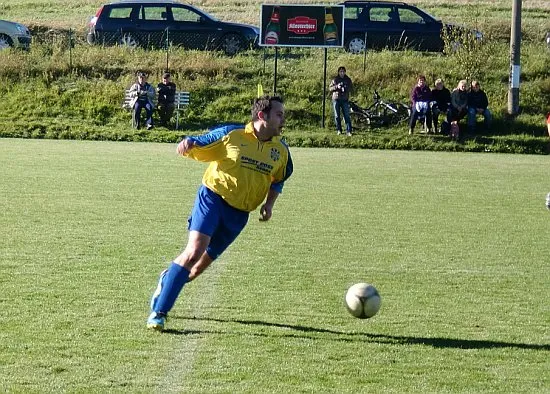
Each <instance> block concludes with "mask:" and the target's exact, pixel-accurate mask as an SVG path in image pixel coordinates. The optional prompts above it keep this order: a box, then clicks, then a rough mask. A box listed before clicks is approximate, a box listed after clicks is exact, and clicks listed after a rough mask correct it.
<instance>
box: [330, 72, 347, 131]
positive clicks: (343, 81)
mask: <svg viewBox="0 0 550 394" xmlns="http://www.w3.org/2000/svg"><path fill="white" fill-rule="evenodd" d="M329 90H330V92H331V93H332V110H333V112H334V123H335V124H336V133H337V134H338V135H340V134H342V119H341V118H340V110H341V111H342V113H343V114H344V120H345V122H346V135H347V136H350V135H351V118H350V116H349V95H350V93H351V92H352V90H353V83H352V82H351V78H350V77H348V76H347V75H346V68H345V67H343V66H342V67H338V75H337V76H335V77H334V78H333V79H332V81H330V85H329Z"/></svg>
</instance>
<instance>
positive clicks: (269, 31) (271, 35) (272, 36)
mask: <svg viewBox="0 0 550 394" xmlns="http://www.w3.org/2000/svg"><path fill="white" fill-rule="evenodd" d="M280 12H281V11H280V9H279V7H278V6H274V7H273V12H272V13H271V19H270V20H269V23H268V24H267V26H266V28H265V37H264V43H265V44H266V45H276V44H278V43H279V35H280V34H281V24H280V23H279V19H280V18H279V15H280Z"/></svg>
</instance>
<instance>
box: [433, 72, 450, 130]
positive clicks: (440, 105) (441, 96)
mask: <svg viewBox="0 0 550 394" xmlns="http://www.w3.org/2000/svg"><path fill="white" fill-rule="evenodd" d="M432 100H433V101H432V123H433V126H434V133H439V131H440V129H439V127H438V125H439V115H440V114H442V115H444V118H443V123H444V125H442V129H443V130H442V132H448V130H446V129H447V128H448V126H449V125H448V124H446V123H445V122H446V121H447V112H448V111H449V107H450V106H451V92H450V91H449V89H447V88H446V87H445V85H444V84H443V80H442V79H441V78H438V79H436V80H435V87H434V88H433V89H432Z"/></svg>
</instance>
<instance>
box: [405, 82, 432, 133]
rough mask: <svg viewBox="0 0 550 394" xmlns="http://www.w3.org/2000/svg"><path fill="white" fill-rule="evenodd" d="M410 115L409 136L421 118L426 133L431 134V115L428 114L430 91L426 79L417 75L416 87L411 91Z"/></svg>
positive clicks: (430, 98) (430, 99)
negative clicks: (424, 121)
mask: <svg viewBox="0 0 550 394" xmlns="http://www.w3.org/2000/svg"><path fill="white" fill-rule="evenodd" d="M411 101H412V113H411V119H410V123H409V134H412V133H414V126H415V125H416V121H417V120H418V119H419V118H421V119H425V120H426V126H427V127H428V133H431V132H432V114H431V112H430V101H432V91H431V90H430V88H429V87H428V84H427V83H426V77H425V76H424V75H419V76H418V79H417V81H416V85H415V86H414V88H413V89H412V91H411Z"/></svg>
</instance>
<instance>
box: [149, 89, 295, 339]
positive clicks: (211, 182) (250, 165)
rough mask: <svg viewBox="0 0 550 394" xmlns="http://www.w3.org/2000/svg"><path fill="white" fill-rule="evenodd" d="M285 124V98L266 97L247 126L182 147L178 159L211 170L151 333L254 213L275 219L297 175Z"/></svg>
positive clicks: (166, 275) (161, 284) (155, 301)
mask: <svg viewBox="0 0 550 394" xmlns="http://www.w3.org/2000/svg"><path fill="white" fill-rule="evenodd" d="M284 120H285V117H284V106H283V102H282V100H281V98H280V97H277V96H262V97H259V98H257V99H255V100H254V104H253V106H252V121H251V122H249V123H248V124H247V125H246V126H243V125H231V126H224V127H220V128H217V129H214V130H212V131H211V132H209V133H207V134H204V135H202V136H196V137H187V138H185V139H184V140H183V141H181V142H180V143H179V145H178V148H177V151H178V154H180V155H182V156H185V157H188V158H191V159H194V160H198V161H202V162H209V163H210V165H209V166H208V168H207V169H206V172H205V173H204V176H203V178H202V186H201V187H200V188H199V190H198V192H197V197H196V199H195V206H194V208H193V211H192V213H191V216H190V217H189V220H188V229H189V235H188V243H187V246H186V248H185V249H184V251H183V252H182V253H181V254H180V255H179V256H178V257H176V258H175V259H174V261H173V262H172V263H171V264H170V265H169V267H168V269H166V270H164V271H162V272H161V274H160V277H159V280H158V285H157V289H156V290H155V292H154V293H153V297H152V299H151V314H150V316H149V318H148V319H147V328H150V329H153V330H158V331H162V330H164V324H165V321H166V316H167V314H168V312H169V311H170V310H171V309H172V307H173V306H174V302H175V301H176V299H177V297H178V295H179V293H180V292H181V290H182V288H183V286H184V285H185V284H186V283H188V282H190V281H192V280H194V279H196V278H197V277H198V276H199V275H200V274H201V273H202V272H203V271H204V270H205V269H206V268H208V266H209V265H210V264H211V263H212V262H213V261H214V260H216V258H218V256H220V255H221V254H222V253H223V251H224V250H225V249H226V248H227V247H229V245H231V244H232V243H233V241H234V240H235V239H236V238H237V236H238V235H239V233H240V232H241V231H242V230H243V228H244V226H245V225H246V223H247V221H248V216H249V214H250V212H252V211H254V210H255V209H256V208H257V207H258V206H261V207H260V218H259V219H260V221H268V220H269V219H270V218H271V215H272V213H273V206H274V204H275V201H276V200H277V197H278V196H279V194H280V193H281V192H282V189H283V184H284V182H285V180H286V179H288V177H290V175H291V174H292V170H293V166H292V159H291V157H290V151H289V150H288V147H287V145H286V144H285V143H284V142H283V141H282V140H281V137H280V135H281V133H282V130H283V125H284Z"/></svg>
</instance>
